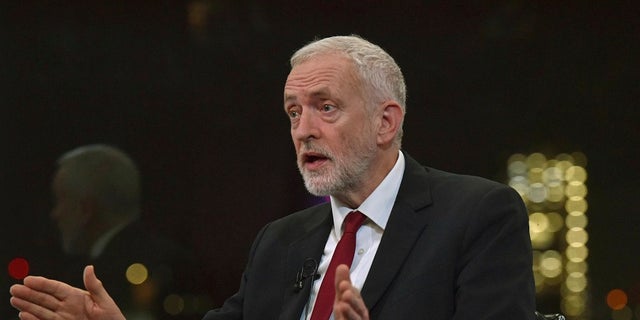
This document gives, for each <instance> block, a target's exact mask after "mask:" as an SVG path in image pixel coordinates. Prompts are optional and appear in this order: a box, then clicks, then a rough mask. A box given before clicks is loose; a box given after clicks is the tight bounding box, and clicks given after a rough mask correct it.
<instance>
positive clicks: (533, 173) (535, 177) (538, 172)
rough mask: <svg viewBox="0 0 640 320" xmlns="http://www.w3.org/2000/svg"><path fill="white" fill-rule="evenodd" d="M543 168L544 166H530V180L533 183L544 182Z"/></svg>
mask: <svg viewBox="0 0 640 320" xmlns="http://www.w3.org/2000/svg"><path fill="white" fill-rule="evenodd" d="M543 172H544V171H543V169H542V168H530V169H529V175H528V178H529V181H531V182H532V183H542V182H543V179H542V173H543Z"/></svg>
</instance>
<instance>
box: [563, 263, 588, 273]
mask: <svg viewBox="0 0 640 320" xmlns="http://www.w3.org/2000/svg"><path fill="white" fill-rule="evenodd" d="M564 268H565V270H567V273H568V274H571V273H582V274H586V273H587V271H588V270H589V265H588V264H587V263H586V262H585V261H580V262H573V261H567V263H566V265H565V267H564Z"/></svg>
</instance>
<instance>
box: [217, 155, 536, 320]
mask: <svg viewBox="0 0 640 320" xmlns="http://www.w3.org/2000/svg"><path fill="white" fill-rule="evenodd" d="M405 158H406V168H405V172H404V177H403V180H402V184H401V186H400V190H399V193H398V196H397V198H396V201H395V204H394V206H393V209H392V212H391V216H390V218H389V221H388V224H387V227H386V229H385V232H384V235H383V237H382V241H381V243H380V246H379V248H378V251H377V253H376V256H375V258H374V260H373V264H372V266H371V269H370V271H369V274H368V276H367V279H366V281H365V284H364V287H363V288H362V292H361V294H362V296H363V298H364V301H365V303H366V305H367V306H368V307H369V309H370V316H371V319H389V320H399V319H401V320H405V319H430V320H445V319H447V320H448V319H456V320H463V319H465V320H468V319H476V320H482V319H531V320H532V319H534V314H535V290H534V284H533V274H532V252H531V242H530V239H529V229H528V227H529V226H528V216H527V212H526V209H525V207H524V204H523V202H522V200H521V198H520V196H519V195H518V194H517V192H515V191H514V190H513V189H512V188H510V187H508V186H505V185H503V184H499V183H496V182H492V181H489V180H486V179H483V178H478V177H472V176H463V175H456V174H451V173H447V172H443V171H439V170H436V169H432V168H427V167H423V166H421V165H419V164H418V163H417V162H416V161H415V160H413V159H412V158H411V157H409V156H408V155H407V154H405ZM331 224H332V219H331V207H330V205H329V204H322V205H318V206H315V207H312V208H308V209H306V210H302V211H299V212H296V213H294V214H292V215H289V216H287V217H284V218H282V219H280V220H277V221H274V222H272V223H270V224H268V225H266V226H265V227H264V228H263V229H262V230H261V231H260V233H259V234H258V236H257V238H256V240H255V241H254V244H253V246H252V248H251V251H250V253H249V259H248V263H247V266H246V269H245V272H244V274H243V276H242V279H241V283H240V289H239V291H238V292H237V293H236V294H235V295H234V296H232V297H231V298H229V299H228V300H227V301H226V302H225V303H224V305H223V306H222V307H221V308H220V309H217V310H212V311H210V312H209V313H207V314H206V315H205V317H204V319H205V320H221V319H236V320H239V319H245V320H254V319H255V320H263V319H283V320H284V319H286V320H294V319H299V318H300V316H301V314H302V310H303V308H304V305H305V303H306V302H307V299H308V297H309V290H310V285H306V286H304V287H303V288H302V290H296V289H295V288H294V282H295V280H296V272H297V271H298V270H299V269H300V267H301V265H302V263H303V262H304V260H305V259H306V258H313V259H316V260H317V261H319V260H320V257H321V255H322V251H323V248H324V245H325V242H326V240H327V236H328V233H329V231H330V229H331Z"/></svg>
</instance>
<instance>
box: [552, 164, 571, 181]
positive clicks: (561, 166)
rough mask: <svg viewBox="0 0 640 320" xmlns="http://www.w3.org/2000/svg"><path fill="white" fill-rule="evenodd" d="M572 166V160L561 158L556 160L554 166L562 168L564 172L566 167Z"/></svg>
mask: <svg viewBox="0 0 640 320" xmlns="http://www.w3.org/2000/svg"><path fill="white" fill-rule="evenodd" d="M572 166H573V162H571V161H567V160H561V161H558V163H556V167H558V168H560V170H562V172H565V173H566V172H567V169H569V168H571V167H572ZM565 179H566V178H565Z"/></svg>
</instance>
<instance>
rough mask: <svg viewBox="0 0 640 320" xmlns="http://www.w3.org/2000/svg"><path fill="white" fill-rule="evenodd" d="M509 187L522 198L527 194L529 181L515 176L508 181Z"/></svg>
mask: <svg viewBox="0 0 640 320" xmlns="http://www.w3.org/2000/svg"><path fill="white" fill-rule="evenodd" d="M509 186H510V187H512V188H514V189H515V190H516V191H518V193H519V194H520V196H521V197H522V196H524V195H526V194H527V193H529V180H527V178H525V177H522V176H515V177H512V178H511V179H510V180H509Z"/></svg>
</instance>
